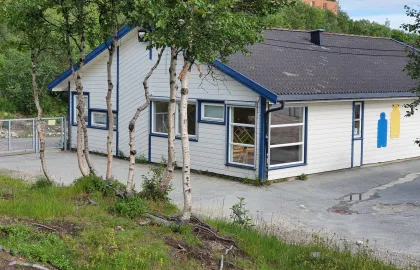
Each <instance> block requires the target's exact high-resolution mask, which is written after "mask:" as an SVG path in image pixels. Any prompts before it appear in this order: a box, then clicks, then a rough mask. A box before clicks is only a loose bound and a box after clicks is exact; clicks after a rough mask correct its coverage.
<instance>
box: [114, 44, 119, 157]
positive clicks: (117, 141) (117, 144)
mask: <svg viewBox="0 0 420 270" xmlns="http://www.w3.org/2000/svg"><path fill="white" fill-rule="evenodd" d="M116 102H117V104H116V106H117V119H116V120H117V123H116V127H117V134H116V135H117V136H116V137H117V138H116V144H115V155H116V156H119V154H118V152H119V143H120V125H119V123H120V117H119V115H120V114H119V111H120V46H118V47H117V101H116Z"/></svg>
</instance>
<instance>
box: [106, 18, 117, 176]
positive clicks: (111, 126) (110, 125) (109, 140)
mask: <svg viewBox="0 0 420 270" xmlns="http://www.w3.org/2000/svg"><path fill="white" fill-rule="evenodd" d="M117 40H118V25H115V28H114V35H113V37H112V42H111V47H110V48H109V50H108V52H109V55H108V62H107V64H106V69H107V76H108V91H107V94H106V98H105V99H106V108H107V110H108V137H107V142H106V151H107V154H108V161H107V167H106V179H107V180H110V179H111V178H112V161H113V155H112V141H113V140H114V117H113V113H112V104H111V97H112V90H113V88H114V84H113V83H112V60H113V57H114V53H115V48H116V44H117Z"/></svg>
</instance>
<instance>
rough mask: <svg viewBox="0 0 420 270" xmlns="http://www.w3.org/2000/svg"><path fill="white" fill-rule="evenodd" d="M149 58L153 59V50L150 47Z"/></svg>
mask: <svg viewBox="0 0 420 270" xmlns="http://www.w3.org/2000/svg"><path fill="white" fill-rule="evenodd" d="M149 59H150V60H152V59H153V51H152V48H150V49H149Z"/></svg>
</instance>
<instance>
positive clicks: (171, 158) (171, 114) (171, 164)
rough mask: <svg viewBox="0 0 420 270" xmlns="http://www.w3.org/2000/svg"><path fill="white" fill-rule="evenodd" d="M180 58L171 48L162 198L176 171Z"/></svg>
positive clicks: (160, 188) (176, 51) (176, 50)
mask: <svg viewBox="0 0 420 270" xmlns="http://www.w3.org/2000/svg"><path fill="white" fill-rule="evenodd" d="M177 58H178V49H177V48H176V47H175V46H171V63H170V66H169V89H170V100H169V103H168V124H169V130H168V161H167V162H168V164H167V166H166V173H165V177H164V178H163V181H162V183H160V186H159V188H158V192H159V195H160V196H163V195H164V194H165V192H166V190H168V187H169V185H170V183H171V180H172V178H173V173H174V170H175V163H176V159H175V107H176V95H177V90H178V85H177V84H176V63H177Z"/></svg>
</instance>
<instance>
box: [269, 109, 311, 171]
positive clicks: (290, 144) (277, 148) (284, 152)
mask: <svg viewBox="0 0 420 270" xmlns="http://www.w3.org/2000/svg"><path fill="white" fill-rule="evenodd" d="M305 128H306V127H305V108H304V107H288V108H284V109H283V110H280V111H274V112H272V113H270V130H269V164H270V167H275V166H286V165H295V164H300V163H303V162H304V149H305V147H306V146H305V135H304V134H305Z"/></svg>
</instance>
